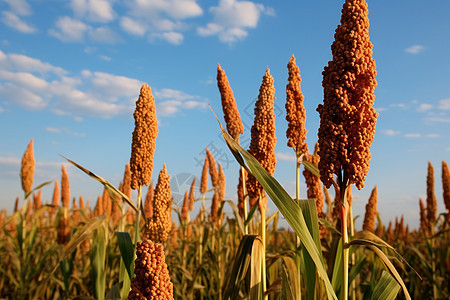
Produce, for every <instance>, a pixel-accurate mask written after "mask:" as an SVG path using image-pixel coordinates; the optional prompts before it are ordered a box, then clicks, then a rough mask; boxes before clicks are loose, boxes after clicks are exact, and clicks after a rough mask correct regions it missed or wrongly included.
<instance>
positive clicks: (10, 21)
mask: <svg viewBox="0 0 450 300" xmlns="http://www.w3.org/2000/svg"><path fill="white" fill-rule="evenodd" d="M2 22H3V24H5V25H6V26H9V27H11V28H13V29H16V30H18V31H20V32H22V33H27V34H29V33H34V32H36V31H37V30H36V28H34V27H33V26H32V25H30V24H28V23H27V22H25V21H23V20H21V19H20V18H19V17H18V16H17V15H16V14H14V13H12V12H10V11H3V12H2Z"/></svg>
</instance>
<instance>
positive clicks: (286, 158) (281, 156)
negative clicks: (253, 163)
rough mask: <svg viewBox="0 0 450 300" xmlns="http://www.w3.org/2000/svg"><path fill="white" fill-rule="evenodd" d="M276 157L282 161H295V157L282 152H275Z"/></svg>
mask: <svg viewBox="0 0 450 300" xmlns="http://www.w3.org/2000/svg"><path fill="white" fill-rule="evenodd" d="M276 157H277V159H279V160H284V161H297V158H296V157H295V156H294V155H292V154H287V153H282V152H277V153H276Z"/></svg>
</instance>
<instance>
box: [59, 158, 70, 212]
mask: <svg viewBox="0 0 450 300" xmlns="http://www.w3.org/2000/svg"><path fill="white" fill-rule="evenodd" d="M61 203H62V206H63V207H64V209H69V205H70V183H69V176H68V175H67V172H66V167H65V166H64V165H62V166H61Z"/></svg>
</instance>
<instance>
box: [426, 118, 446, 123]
mask: <svg viewBox="0 0 450 300" xmlns="http://www.w3.org/2000/svg"><path fill="white" fill-rule="evenodd" d="M425 121H428V122H436V123H450V118H442V117H431V118H426V119H425Z"/></svg>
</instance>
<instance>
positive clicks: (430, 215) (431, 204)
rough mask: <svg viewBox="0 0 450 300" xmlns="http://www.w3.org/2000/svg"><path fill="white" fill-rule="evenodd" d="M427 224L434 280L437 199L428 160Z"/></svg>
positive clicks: (430, 165)
mask: <svg viewBox="0 0 450 300" xmlns="http://www.w3.org/2000/svg"><path fill="white" fill-rule="evenodd" d="M426 202H427V224H428V230H429V234H430V237H431V239H430V244H431V247H430V249H431V253H430V256H431V270H432V274H433V281H434V282H436V260H435V251H434V246H435V238H434V237H433V235H434V225H435V223H436V214H437V201H436V195H435V194H434V168H433V165H432V164H431V162H428V172H427V199H426ZM433 296H434V299H436V296H437V287H436V284H433Z"/></svg>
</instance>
